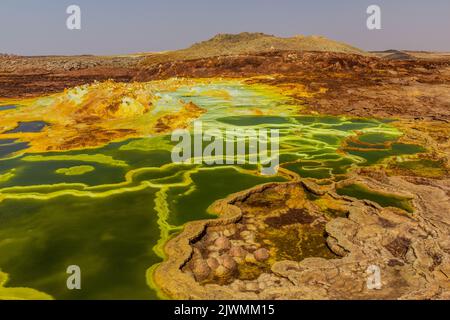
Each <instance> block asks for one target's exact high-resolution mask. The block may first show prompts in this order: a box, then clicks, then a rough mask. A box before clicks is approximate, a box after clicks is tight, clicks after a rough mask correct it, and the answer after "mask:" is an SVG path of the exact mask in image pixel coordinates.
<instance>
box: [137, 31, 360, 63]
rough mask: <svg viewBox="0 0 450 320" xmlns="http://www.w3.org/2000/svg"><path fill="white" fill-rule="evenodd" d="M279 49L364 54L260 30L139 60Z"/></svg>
mask: <svg viewBox="0 0 450 320" xmlns="http://www.w3.org/2000/svg"><path fill="white" fill-rule="evenodd" d="M283 50H290V51H327V52H341V53H350V54H359V55H365V54H367V53H366V52H365V51H363V50H360V49H358V48H355V47H352V46H350V45H348V44H345V43H341V42H337V41H333V40H330V39H327V38H325V37H322V36H302V35H297V36H294V37H291V38H280V37H276V36H273V35H267V34H264V33H250V32H242V33H239V34H218V35H216V36H215V37H213V38H211V39H209V40H206V41H202V42H199V43H196V44H194V45H192V46H191V47H189V48H187V49H181V50H176V51H168V52H161V53H155V54H152V55H149V56H148V57H147V58H146V59H145V60H144V62H143V63H144V64H146V65H149V64H153V63H160V62H166V61H174V60H190V59H200V58H208V57H214V56H228V55H242V54H249V53H256V52H267V51H283Z"/></svg>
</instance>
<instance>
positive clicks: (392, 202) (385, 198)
mask: <svg viewBox="0 0 450 320" xmlns="http://www.w3.org/2000/svg"><path fill="white" fill-rule="evenodd" d="M336 192H337V193H338V194H339V195H345V196H350V197H354V198H357V199H366V200H370V201H373V202H376V203H378V204H379V205H380V206H382V207H397V208H400V209H403V210H405V211H407V212H409V213H412V212H413V208H412V205H411V202H410V199H408V198H404V197H399V196H395V195H392V194H385V193H381V192H376V191H373V190H370V189H368V188H366V187H365V186H362V185H360V184H351V185H347V186H344V187H341V188H338V189H337V190H336Z"/></svg>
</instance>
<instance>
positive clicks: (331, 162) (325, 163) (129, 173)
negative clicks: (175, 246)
mask: <svg viewBox="0 0 450 320" xmlns="http://www.w3.org/2000/svg"><path fill="white" fill-rule="evenodd" d="M210 90H222V91H226V92H227V93H228V95H229V96H230V99H224V98H219V97H217V96H209V95H208V94H207V92H208V91H210ZM161 97H162V98H161V100H160V103H159V104H157V105H156V106H155V107H156V108H173V109H174V110H178V109H179V107H180V106H179V105H178V102H177V101H179V100H180V99H183V100H184V101H192V102H194V103H195V104H197V105H198V106H200V107H202V108H205V109H206V110H207V112H206V113H204V114H203V115H202V116H201V117H200V119H199V120H201V121H202V123H203V128H204V130H207V129H211V128H220V129H221V130H226V129H234V128H252V129H258V128H261V129H264V128H265V129H270V128H276V129H278V130H279V131H280V165H281V166H282V167H283V168H285V169H288V170H291V171H293V172H296V173H298V174H299V175H300V176H302V177H312V178H317V179H322V178H330V177H333V176H336V178H337V175H340V174H343V173H345V172H346V171H347V170H348V169H349V168H350V167H352V166H357V165H371V164H374V163H377V162H379V161H382V160H383V159H385V158H387V157H391V156H394V155H404V154H414V153H417V152H421V151H423V149H422V148H421V147H419V146H414V145H406V144H401V143H397V142H396V141H397V139H398V138H399V137H400V136H401V133H400V132H398V130H397V129H395V128H394V127H392V126H390V125H389V123H387V122H386V121H377V120H373V119H348V118H341V117H329V116H326V117H321V116H298V114H295V113H294V111H293V110H296V108H295V107H293V102H292V101H291V100H289V99H287V98H285V97H283V96H281V95H277V94H273V93H267V92H266V91H264V90H262V89H258V88H254V87H251V86H246V85H243V84H241V83H239V82H236V81H217V82H216V83H210V84H205V85H201V84H199V85H196V86H195V87H181V88H180V89H178V90H176V91H174V92H171V91H168V92H161ZM255 108H257V109H258V110H260V111H261V112H262V113H263V114H264V115H259V116H256V115H254V114H253V113H252V111H251V110H253V109H255ZM357 134H359V139H360V141H361V142H362V143H363V145H364V146H365V147H366V146H367V143H369V144H373V145H376V146H377V148H370V149H369V150H363V149H364V148H359V149H358V148H354V147H355V146H354V145H353V146H352V147H353V148H348V150H347V149H346V147H343V144H344V141H346V140H347V139H348V138H349V137H356V136H357ZM385 142H389V143H386V144H385ZM174 145H175V143H174V142H171V141H170V136H159V137H146V138H142V139H132V140H126V141H122V142H114V143H110V144H108V145H106V146H104V147H100V148H95V149H86V150H77V151H68V152H58V153H54V152H48V153H42V154H33V155H29V154H21V155H17V156H15V157H11V155H12V154H13V152H15V151H17V150H18V149H17V148H16V149H10V150H9V149H8V150H7V151H8V152H7V151H3V153H2V150H6V149H2V147H3V145H1V146H0V157H2V158H3V160H2V159H0V269H1V270H2V271H3V272H5V273H7V274H9V277H10V281H9V282H8V286H11V287H13V286H14V287H29V288H34V289H37V290H40V291H42V292H45V293H48V294H50V295H52V296H53V297H55V298H57V299H155V298H158V292H157V289H156V288H154V287H153V286H152V284H151V283H148V282H147V280H146V271H147V270H148V269H149V268H151V267H152V266H154V265H155V264H157V263H160V262H161V261H162V260H163V259H164V252H163V250H162V249H163V245H164V243H165V242H166V241H167V240H168V239H169V238H170V237H171V236H172V235H173V234H174V233H176V232H179V231H180V230H182V227H183V225H184V224H185V223H186V222H189V221H192V220H198V219H205V218H214V216H213V215H211V213H210V212H208V207H209V206H210V205H211V204H212V203H213V202H214V201H215V200H218V199H220V198H223V197H225V196H227V195H229V194H231V193H234V192H238V191H241V190H245V189H247V188H250V187H253V186H256V185H259V184H262V183H266V182H271V181H286V178H285V177H283V176H282V175H280V174H278V175H275V176H261V175H260V174H259V171H260V170H259V169H260V168H259V167H258V166H256V165H251V164H243V165H217V164H216V165H214V166H210V165H206V164H174V163H172V161H171V150H172V148H173V146H174ZM7 146H8V145H6V147H7ZM13 146H14V144H13ZM22 147H25V146H22ZM347 147H349V146H347ZM11 150H12V151H11ZM9 151H11V152H9ZM81 166H85V167H86V166H88V167H89V168H90V169H89V170H81V171H79V172H78V174H73V175H65V174H61V172H65V171H64V170H67V168H77V167H81ZM92 168H93V170H92ZM61 169H63V170H61ZM73 170H74V169H72V171H73ZM58 172H59V173H58ZM359 194H361V192H360V193H359ZM369 196H370V197H372V195H371V194H367V195H365V194H364V195H362V197H369ZM379 198H380V196H377V199H378V200H379ZM383 199H384V198H383ZM386 199H387V200H386V201H393V200H392V199H391V198H389V197H387V198H386ZM389 199H391V200H389ZM395 201H397V200H395ZM69 265H78V266H80V267H81V272H82V290H73V291H71V290H68V289H67V288H66V279H67V277H68V275H67V274H66V268H67V267H68V266H69Z"/></svg>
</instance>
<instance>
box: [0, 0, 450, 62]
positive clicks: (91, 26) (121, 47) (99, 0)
mask: <svg viewBox="0 0 450 320" xmlns="http://www.w3.org/2000/svg"><path fill="white" fill-rule="evenodd" d="M70 4H77V5H79V6H80V7H81V10H82V30H80V31H69V30H67V28H66V24H65V22H66V19H67V14H66V8H67V6H68V5H70ZM370 4H378V5H380V6H381V9H382V26H383V30H379V31H369V30H367V28H366V18H367V15H366V8H367V7H368V5H370ZM243 31H251V32H264V33H269V34H275V35H278V36H292V35H295V34H305V35H311V34H317V35H324V36H327V37H329V38H332V39H335V40H339V41H344V42H347V43H350V44H352V45H355V46H358V47H360V48H362V49H366V50H384V49H391V48H395V49H414V50H436V51H450V0H429V1H425V0H340V1H337V0H310V1H302V0H226V1H225V0H222V1H218V0H147V1H144V0H128V1H125V0H123V1H119V0H57V1H56V0H1V1H0V52H6V53H16V54H23V55H40V54H121V53H132V52H142V51H160V50H170V49H178V48H184V47H186V46H189V45H190V44H192V43H193V42H197V41H201V40H205V39H208V38H210V37H212V36H213V35H215V34H217V33H238V32H243Z"/></svg>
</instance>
